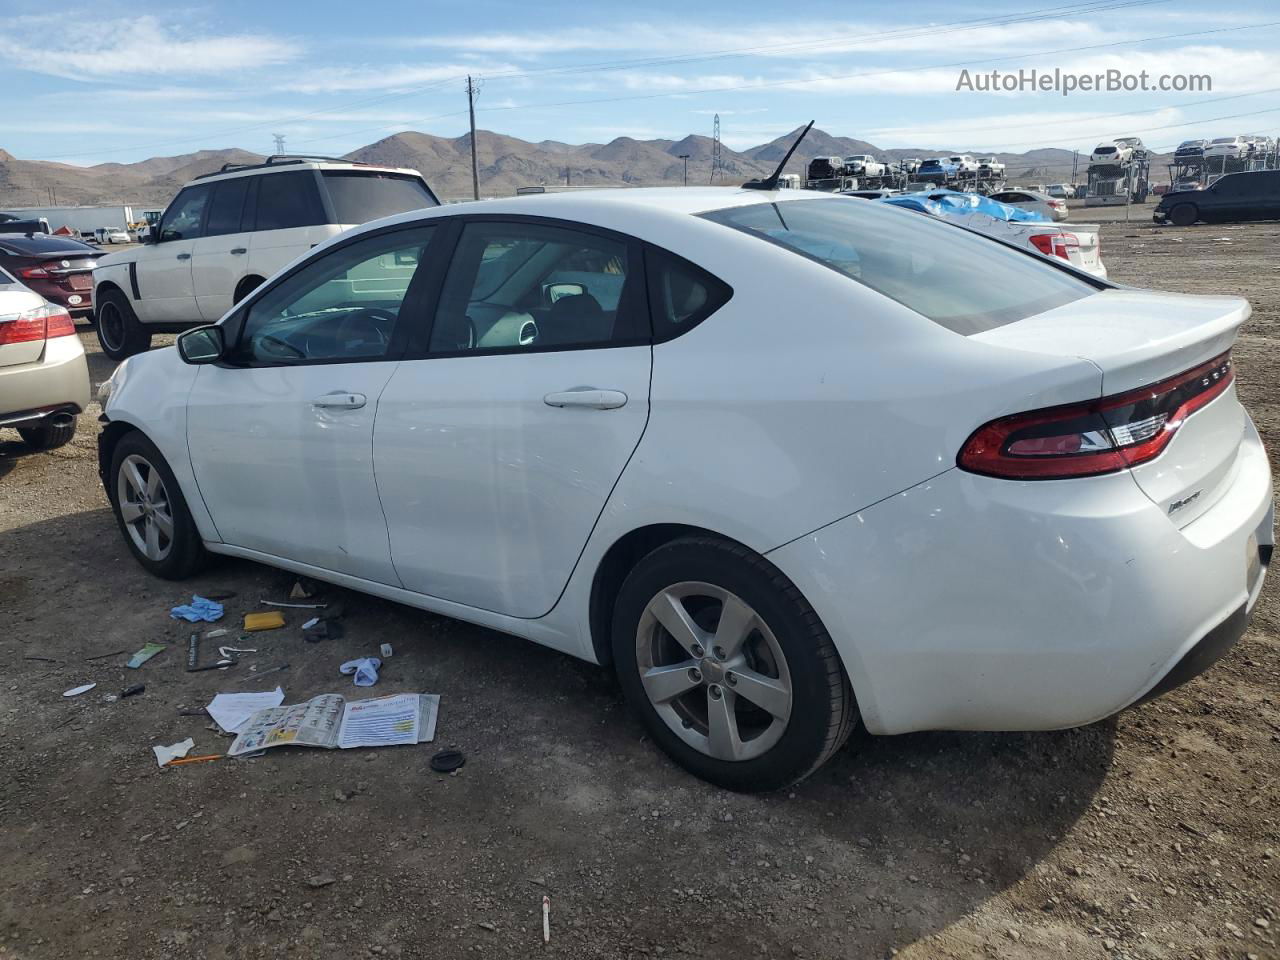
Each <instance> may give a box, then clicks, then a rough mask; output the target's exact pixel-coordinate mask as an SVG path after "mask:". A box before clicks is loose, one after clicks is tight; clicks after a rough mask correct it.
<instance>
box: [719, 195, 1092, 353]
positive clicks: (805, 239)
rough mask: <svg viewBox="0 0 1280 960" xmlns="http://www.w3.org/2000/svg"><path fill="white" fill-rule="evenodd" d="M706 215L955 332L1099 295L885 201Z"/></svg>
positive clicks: (838, 200) (1026, 258) (1062, 274)
mask: <svg viewBox="0 0 1280 960" xmlns="http://www.w3.org/2000/svg"><path fill="white" fill-rule="evenodd" d="M702 216H704V217H705V218H706V219H708V220H712V221H714V222H716V223H722V224H724V225H725V226H727V227H732V228H734V229H736V230H741V231H742V232H744V233H747V234H750V235H752V236H756V237H759V238H760V239H761V240H764V241H767V242H770V243H774V244H777V245H778V246H779V247H782V248H783V249H785V250H789V251H791V252H792V253H794V254H796V255H797V256H801V257H805V258H806V259H809V260H813V261H815V262H817V263H821V264H823V265H824V266H826V267H829V268H830V269H832V270H835V271H836V272H838V273H841V274H844V275H845V276H846V277H848V278H849V279H851V280H854V281H856V282H857V283H860V284H863V285H864V286H867V287H870V288H871V289H872V290H875V291H876V292H877V293H880V294H883V295H884V296H886V297H889V298H890V299H892V300H896V301H897V302H898V303H900V304H902V305H903V306H905V307H908V308H910V309H912V310H914V311H916V312H917V313H919V314H922V315H923V316H926V317H928V318H929V319H930V320H933V321H934V322H935V323H937V324H939V325H941V326H943V327H946V328H947V329H948V330H954V331H955V332H957V333H963V334H971V333H980V332H982V331H983V330H990V329H992V328H994V327H999V326H1002V325H1004V324H1006V323H1012V322H1014V321H1015V320H1021V319H1023V318H1024V317H1029V316H1032V315H1033V314H1037V313H1043V312H1044V311H1045V310H1051V309H1053V308H1054V307H1059V306H1062V305H1063V304H1064V303H1070V302H1072V301H1073V300H1079V299H1081V298H1082V297H1086V296H1088V295H1089V294H1091V293H1095V292H1096V291H1097V288H1096V287H1094V286H1092V285H1091V284H1089V283H1086V282H1085V281H1084V280H1081V279H1079V278H1077V277H1075V276H1073V275H1071V274H1070V273H1067V272H1066V271H1063V270H1060V269H1058V268H1057V267H1055V266H1053V265H1052V264H1050V263H1048V262H1045V261H1042V260H1040V259H1039V258H1037V257H1035V256H1034V255H1032V254H1024V253H1022V252H1020V251H1018V250H1016V249H1012V248H1010V247H1007V246H1005V245H1004V244H1001V243H999V242H998V241H994V240H991V239H988V238H986V237H983V236H980V235H978V234H975V233H971V232H970V231H968V230H965V229H963V228H960V227H956V226H954V225H951V224H947V223H942V222H940V221H937V220H934V219H933V218H931V217H928V216H925V215H922V214H919V213H915V212H913V211H909V210H900V209H897V208H894V207H892V206H888V205H881V204H877V203H855V202H853V201H852V200H849V199H848V198H845V197H833V198H830V199H821V200H789V201H784V202H782V203H757V204H752V205H750V206H743V207H732V208H730V209H727V210H716V211H714V212H712V213H706V214H703V215H702ZM974 264H981V268H979V269H975V268H974Z"/></svg>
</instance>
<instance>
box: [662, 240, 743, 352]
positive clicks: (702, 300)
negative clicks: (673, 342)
mask: <svg viewBox="0 0 1280 960" xmlns="http://www.w3.org/2000/svg"><path fill="white" fill-rule="evenodd" d="M644 262H645V273H646V274H648V277H649V312H650V314H651V315H652V317H653V336H654V339H655V340H669V339H671V338H672V337H678V336H680V334H682V333H684V332H685V331H686V330H689V329H692V328H693V327H695V326H697V325H698V324H699V323H701V322H702V321H703V320H705V319H707V317H709V316H711V314H713V313H715V312H716V311H717V310H719V309H720V308H721V307H723V306H724V305H725V304H726V303H727V302H728V301H729V298H730V297H732V296H733V289H732V288H731V287H730V286H729V285H728V284H727V283H725V282H724V281H722V280H719V279H717V278H716V277H713V276H712V275H711V274H709V273H707V271H705V270H703V269H702V268H701V267H696V266H694V265H693V264H692V263H690V262H689V261H688V260H685V259H683V258H681V257H677V256H676V255H675V254H673V253H667V252H666V251H665V250H658V249H656V248H653V247H650V248H648V249H646V250H645V254H644Z"/></svg>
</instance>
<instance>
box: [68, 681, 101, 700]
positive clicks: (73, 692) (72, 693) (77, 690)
mask: <svg viewBox="0 0 1280 960" xmlns="http://www.w3.org/2000/svg"><path fill="white" fill-rule="evenodd" d="M96 686H97V684H96V683H86V684H83V685H82V686H79V687H72V688H71V689H70V690H64V691H62V695H63V696H64V697H78V696H80V694H82V693H88V692H89V691H90V690H92V689H93V688H94V687H96Z"/></svg>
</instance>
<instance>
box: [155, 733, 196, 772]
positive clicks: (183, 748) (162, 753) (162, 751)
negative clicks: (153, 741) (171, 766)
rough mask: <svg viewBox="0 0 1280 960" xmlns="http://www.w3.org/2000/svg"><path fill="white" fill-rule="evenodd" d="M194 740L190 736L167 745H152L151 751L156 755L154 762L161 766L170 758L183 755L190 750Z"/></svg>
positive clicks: (194, 743) (175, 758) (173, 758)
mask: <svg viewBox="0 0 1280 960" xmlns="http://www.w3.org/2000/svg"><path fill="white" fill-rule="evenodd" d="M195 745H196V742H195V741H194V740H192V739H191V738H190V737H187V739H185V740H182V741H180V742H178V743H174V744H171V745H169V746H167V747H152V748H151V751H152V752H153V753H154V754H155V755H156V764H157V765H158V766H161V767H163V766H164V765H165V764H167V763H168V762H169V761H170V760H177V759H178V758H179V757H185V756H186V755H187V754H188V753H190V752H191V748H192V747H194V746H195Z"/></svg>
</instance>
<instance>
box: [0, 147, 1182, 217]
mask: <svg viewBox="0 0 1280 960" xmlns="http://www.w3.org/2000/svg"><path fill="white" fill-rule="evenodd" d="M798 134H799V129H797V130H794V131H792V132H791V133H788V134H786V135H784V136H781V137H778V138H777V139H776V140H772V141H770V142H769V143H762V144H760V145H759V146H755V147H750V148H748V149H746V150H730V149H729V148H728V147H726V146H723V145H722V146H721V152H720V156H721V162H722V167H723V178H722V182H724V183H726V184H737V183H740V182H742V181H743V180H747V179H750V178H752V177H760V176H767V175H768V174H770V173H772V172H773V170H774V168H775V167H776V166H777V165H778V162H779V161H780V160H781V159H782V157H783V156H784V155H785V154H786V151H787V149H788V148H789V147H790V146H791V144H792V142H794V140H795V138H796V136H797V135H798ZM476 147H477V159H478V162H479V166H480V193H481V195H482V196H489V197H492V196H509V195H511V194H512V193H514V192H515V189H516V188H517V187H522V186H532V185H537V184H563V183H565V182H566V181H567V182H568V183H570V184H576V185H598V186H621V185H627V186H657V185H664V184H665V185H672V184H679V183H682V182H683V180H684V170H685V161H684V160H683V159H682V158H681V155H682V154H687V155H688V158H689V159H688V176H689V183H691V184H695V183H708V182H709V181H710V177H711V170H712V157H713V152H714V147H715V144H714V141H713V140H712V139H711V138H710V137H704V136H699V135H696V134H690V135H689V136H687V137H684V138H683V139H681V140H635V139H632V138H631V137H618V138H617V139H615V140H611V141H610V142H609V143H582V144H570V143H561V142H559V141H556V140H543V141H541V142H539V143H531V142H529V141H527V140H520V139H518V138H516V137H509V136H505V135H503V134H500V133H491V132H489V131H487V130H481V131H478V132H477V134H476ZM979 152H980V151H974V150H956V149H953V148H950V147H949V148H946V149H937V150H928V149H924V148H915V147H913V148H909V149H903V148H890V149H882V148H880V147H877V146H875V145H874V144H871V143H867V142H866V141H865V140H857V139H853V138H851V137H837V136H832V135H831V134H829V133H826V132H825V131H822V130H818V129H814V130H811V131H810V132H809V135H808V136H807V137H806V138H805V140H804V143H802V144H801V146H800V148H799V150H797V151H796V155H795V156H794V157H792V159H791V161H790V163H789V164H788V165H787V172H789V173H800V174H802V175H803V172H804V168H805V165H806V164H807V163H808V161H809V160H810V159H811V158H813V157H818V156H848V155H850V154H871V155H872V156H875V157H876V158H878V159H884V160H899V159H903V158H905V157H921V158H924V157H929V156H939V155H947V154H955V153H974V154H978V153H979ZM346 156H347V158H349V159H352V160H362V161H365V162H367V163H377V164H386V165H391V166H397V167H412V168H414V169H416V170H420V171H421V172H422V173H423V175H424V176H426V178H427V181H428V182H429V183H430V184H431V186H432V188H433V189H434V190H435V192H436V194H437V195H439V196H440V197H441V198H442V199H462V198H467V197H470V196H471V137H470V135H464V136H461V137H437V136H433V135H432V134H429V133H417V132H414V131H406V132H404V133H397V134H394V135H393V136H390V137H386V138H385V139H382V140H378V141H377V142H375V143H371V144H368V145H367V146H364V147H360V148H359V149H358V150H353V151H352V152H351V153H349V154H347V155H346ZM996 156H997V157H998V158H999V159H1000V160H1001V161H1002V162H1003V163H1004V164H1005V165H1006V170H1007V176H1008V179H1009V182H1010V183H1026V182H1031V181H1038V182H1045V181H1049V182H1059V181H1067V180H1070V179H1071V156H1072V155H1071V151H1070V150H1062V149H1057V148H1048V149H1038V150H1031V151H1029V152H1027V153H1000V154H996ZM262 159H263V157H262V156H261V155H260V154H256V153H252V152H250V151H247V150H241V149H238V148H232V149H225V150H201V151H199V152H198V153H188V154H183V155H181V156H174V157H152V158H151V159H149V160H142V161H139V162H137V163H100V164H97V165H96V166H90V167H78V166H73V165H71V164H65V163H53V162H49V161H40V160H19V159H17V158H16V157H14V156H13V155H11V154H9V153H6V152H5V151H4V150H0V209H3V208H4V207H5V206H6V205H9V206H14V207H17V206H48V205H52V204H54V203H57V204H93V203H128V204H132V205H134V206H141V207H144V208H148V209H155V208H160V207H163V206H164V205H165V204H166V203H168V201H169V200H170V199H172V198H173V196H174V194H175V193H176V192H177V191H178V189H179V188H180V187H181V186H182V185H183V184H184V183H186V182H187V181H189V180H191V178H192V177H195V176H198V175H199V174H202V173H209V172H211V171H214V170H217V169H219V168H220V167H222V166H223V165H224V164H227V163H256V162H259V161H261V160H262ZM1087 162H1088V158H1087V157H1085V158H1083V159H1082V161H1081V163H1080V176H1081V177H1083V173H1084V167H1085V165H1086V164H1087ZM1156 162H1157V161H1156V160H1154V159H1153V163H1152V166H1153V167H1155V166H1156ZM718 179H719V178H718Z"/></svg>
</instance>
